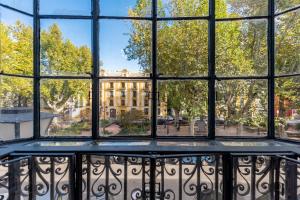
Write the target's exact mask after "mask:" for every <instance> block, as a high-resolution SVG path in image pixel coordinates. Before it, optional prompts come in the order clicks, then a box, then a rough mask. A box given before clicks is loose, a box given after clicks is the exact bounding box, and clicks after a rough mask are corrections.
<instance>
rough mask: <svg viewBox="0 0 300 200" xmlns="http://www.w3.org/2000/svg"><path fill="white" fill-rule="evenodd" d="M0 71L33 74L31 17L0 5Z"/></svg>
mask: <svg viewBox="0 0 300 200" xmlns="http://www.w3.org/2000/svg"><path fill="white" fill-rule="evenodd" d="M0 13H1V14H0V71H2V72H4V73H7V74H21V75H32V74H33V34H32V32H33V30H32V29H33V28H32V22H33V19H32V18H31V17H28V16H26V15H23V14H19V13H17V12H14V11H11V10H9V9H6V8H3V7H1V6H0Z"/></svg>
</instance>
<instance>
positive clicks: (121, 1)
mask: <svg viewBox="0 0 300 200" xmlns="http://www.w3.org/2000/svg"><path fill="white" fill-rule="evenodd" d="M151 2H152V0H143V1H140V0H113V1H112V0H100V15H102V16H123V17H126V16H129V17H151V15H152V14H151V13H152V12H151V10H152V3H151Z"/></svg>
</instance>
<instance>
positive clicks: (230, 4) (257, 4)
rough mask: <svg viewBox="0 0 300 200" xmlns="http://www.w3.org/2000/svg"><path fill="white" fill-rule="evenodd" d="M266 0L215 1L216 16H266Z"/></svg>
mask: <svg viewBox="0 0 300 200" xmlns="http://www.w3.org/2000/svg"><path fill="white" fill-rule="evenodd" d="M267 15H268V0H251V1H249V0H221V1H216V17H217V18H235V17H249V16H267Z"/></svg>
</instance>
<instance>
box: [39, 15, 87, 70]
mask: <svg viewBox="0 0 300 200" xmlns="http://www.w3.org/2000/svg"><path fill="white" fill-rule="evenodd" d="M78 33H80V34H78ZM91 61H92V53H91V21H90V20H42V21H41V74H42V75H51V76H55V75H74V76H76V75H87V74H88V73H90V72H91V66H92V63H91Z"/></svg>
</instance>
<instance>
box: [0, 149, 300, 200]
mask: <svg viewBox="0 0 300 200" xmlns="http://www.w3.org/2000/svg"><path fill="white" fill-rule="evenodd" d="M297 159H298V157H297V156H295V155H293V154H289V155H285V156H277V155H244V154H243V155H239V154H229V153H225V154H195V155H133V154H32V155H30V156H25V157H24V156H23V155H20V154H12V155H11V156H9V157H6V158H3V159H2V161H1V162H0V200H2V199H10V200H22V199H50V200H65V199H66V200H67V199H70V200H73V199H83V200H89V199H95V200H98V199H99V200H100V199H101V200H102V199H103V200H142V199H151V200H152V199H153V200H154V199H155V200H156V199H161V200H169V199H170V200H172V199H174V200H175V199H176V200H177V199H178V200H189V199H191V200H192V199H197V200H212V199H213V200H221V199H223V200H224V199H225V200H227V199H228V200H230V199H233V200H239V199H241V200H242V199H245V200H246V199H249V200H254V199H256V200H260V199H275V200H279V199H286V200H290V199H293V200H294V199H298V196H299V194H300V176H299V175H300V162H299V161H298V160H297Z"/></svg>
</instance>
